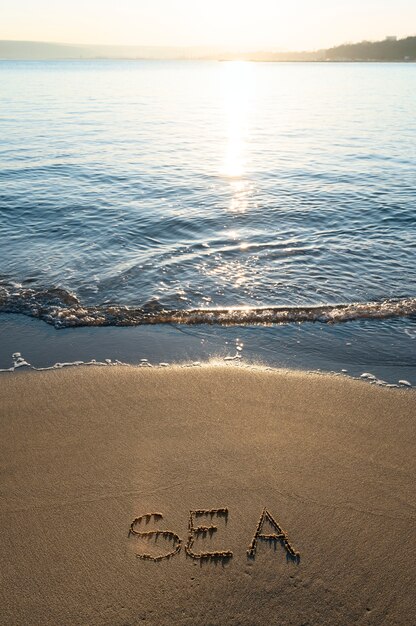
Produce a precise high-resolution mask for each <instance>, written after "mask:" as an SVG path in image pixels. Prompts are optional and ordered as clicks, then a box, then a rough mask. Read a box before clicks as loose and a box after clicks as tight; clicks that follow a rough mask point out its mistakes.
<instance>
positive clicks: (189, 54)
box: [0, 37, 416, 61]
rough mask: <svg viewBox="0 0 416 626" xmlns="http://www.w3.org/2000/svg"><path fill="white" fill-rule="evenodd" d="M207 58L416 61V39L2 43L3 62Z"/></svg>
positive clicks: (0, 51) (1, 55) (0, 52)
mask: <svg viewBox="0 0 416 626" xmlns="http://www.w3.org/2000/svg"><path fill="white" fill-rule="evenodd" d="M64 59H204V60H225V61H226V60H233V59H241V60H248V61H403V60H405V61H416V37H406V38H405V39H398V40H390V39H385V40H384V41H374V42H370V41H362V42H360V43H355V44H344V45H342V46H336V47H334V48H329V49H327V50H315V51H304V52H270V51H264V52H261V51H260V52H242V53H238V52H237V53H236V52H229V51H228V52H222V51H219V50H212V49H210V48H207V47H199V48H197V47H194V48H168V47H147V46H93V45H91V46H87V45H72V44H56V43H43V42H37V41H0V60H33V61H35V60H64Z"/></svg>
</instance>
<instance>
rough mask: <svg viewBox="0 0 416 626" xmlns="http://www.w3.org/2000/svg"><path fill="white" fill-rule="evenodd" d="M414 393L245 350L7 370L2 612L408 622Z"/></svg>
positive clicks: (115, 624) (30, 619)
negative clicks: (191, 358) (156, 365)
mask: <svg viewBox="0 0 416 626" xmlns="http://www.w3.org/2000/svg"><path fill="white" fill-rule="evenodd" d="M415 409H416V395H415V393H414V392H413V391H405V390H394V389H381V388H376V387H374V386H371V385H369V384H368V383H363V382H360V381H355V380H351V379H347V378H345V377H340V376H330V375H325V376H324V375H318V374H305V373H299V372H288V371H277V370H275V371H269V370H266V369H261V368H251V369H250V368H244V367H237V366H234V365H230V366H227V367H226V366H204V367H199V368H197V367H193V368H180V367H173V368H160V369H151V368H133V367H111V366H109V367H78V368H76V367H73V368H68V369H65V370H59V371H49V372H27V373H23V372H22V373H18V374H10V375H7V374H5V375H3V376H1V377H0V415H1V419H0V471H1V499H0V526H1V551H0V552H1V554H0V607H1V608H0V612H1V618H0V622H1V624H2V625H11V624H16V625H22V624H25V625H32V624H33V625H35V624H36V625H38V624H42V625H44V626H45V625H49V624H50V625H56V624H60V625H71V626H72V625H75V624H88V625H94V626H95V625H111V626H127V625H130V626H132V625H134V624H142V623H147V624H155V625H160V624H162V625H163V624H175V625H177V624H179V625H181V624H190V625H191V624H196V625H204V626H207V625H223V624H227V625H237V624H244V625H251V624H252V625H257V624H258V625H265V624H276V625H277V624H278V625H286V624H287V625H289V624H293V625H297V626H300V625H301V624H304V625H306V624H308V625H314V626H315V625H317V624H328V625H331V626H336V625H344V624H345V625H351V624H360V625H361V624H362V625H368V624H374V625H377V626H380V625H388V624H391V625H393V624H394V625H410V624H415V623H416V608H415V594H414V590H415V588H416V572H415V557H416V533H415V519H416V512H415V511H416V508H415V507H416V497H415V488H414V485H415V484H416V461H415V459H416V446H415V413H416V410H415ZM262 535H266V536H262ZM143 557H144V558H143ZM168 557H169V558H168Z"/></svg>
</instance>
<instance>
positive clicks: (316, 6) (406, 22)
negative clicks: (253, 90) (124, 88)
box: [0, 0, 416, 50]
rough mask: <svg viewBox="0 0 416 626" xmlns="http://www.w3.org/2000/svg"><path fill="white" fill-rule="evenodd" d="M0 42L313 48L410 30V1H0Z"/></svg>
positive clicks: (415, 18)
mask: <svg viewBox="0 0 416 626" xmlns="http://www.w3.org/2000/svg"><path fill="white" fill-rule="evenodd" d="M0 16H1V19H0V39H13V40H31V41H50V42H61V43H77V44H81V43H82V44H108V45H138V46H140V45H143V46H209V47H213V48H224V49H229V48H231V49H239V50H313V49H318V48H327V47H330V46H332V45H337V44H341V43H345V42H356V41H361V40H363V39H368V40H378V39H384V38H385V37H386V36H387V35H397V36H399V37H405V36H407V35H414V34H416V0H284V1H283V0H0Z"/></svg>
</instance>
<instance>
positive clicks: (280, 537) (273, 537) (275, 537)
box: [247, 509, 300, 562]
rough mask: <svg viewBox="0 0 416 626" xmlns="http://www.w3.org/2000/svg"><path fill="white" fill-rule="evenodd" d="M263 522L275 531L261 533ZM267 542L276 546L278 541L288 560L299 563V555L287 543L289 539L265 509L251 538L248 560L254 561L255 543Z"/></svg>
mask: <svg viewBox="0 0 416 626" xmlns="http://www.w3.org/2000/svg"><path fill="white" fill-rule="evenodd" d="M265 522H268V523H269V525H270V526H271V527H272V529H273V530H274V531H275V532H273V533H268V534H265V533H262V532H261V531H262V529H263V525H264V523H265ZM259 540H261V541H268V542H269V543H274V545H276V542H277V541H280V543H281V544H282V546H283V547H284V548H285V550H286V552H287V555H288V557H289V558H291V559H293V560H294V561H296V562H299V560H300V554H299V552H296V551H295V550H294V548H293V547H292V545H291V544H290V542H289V538H288V536H287V533H286V532H285V531H284V530H282V529H281V528H280V526H279V524H278V523H277V522H276V520H275V519H274V517H273V516H272V515H271V513H269V511H268V510H267V509H263V512H262V514H261V516H260V519H259V523H258V524H257V528H256V532H255V535H254V537H253V541H252V542H251V544H250V546H249V548H248V550H247V556H248V557H249V558H250V559H254V558H255V555H256V550H257V543H258V541H259Z"/></svg>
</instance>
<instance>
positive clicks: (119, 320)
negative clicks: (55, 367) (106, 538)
mask: <svg viewBox="0 0 416 626" xmlns="http://www.w3.org/2000/svg"><path fill="white" fill-rule="evenodd" d="M0 312H1V313H20V314H23V315H28V316H30V317H34V318H37V319H40V320H43V321H44V322H47V323H48V324H52V325H53V326H55V328H69V327H79V326H139V325H142V324H189V325H190V324H218V325H223V326H235V325H255V324H262V325H268V324H288V323H294V322H296V323H301V322H321V323H340V322H348V321H352V320H359V319H373V320H374V319H389V318H394V317H410V316H413V315H416V298H397V299H388V300H383V301H380V302H354V303H351V304H335V305H330V304H328V305H318V306H296V307H290V306H265V307H227V308H197V309H184V310H182V309H170V308H165V307H164V306H163V305H161V304H160V303H159V302H158V301H152V302H150V303H148V304H146V305H144V306H141V307H131V306H121V305H113V304H105V305H99V306H83V305H82V304H81V302H80V301H79V300H78V298H77V297H76V296H75V295H74V294H73V293H71V292H69V291H67V290H65V289H62V288H59V287H54V288H49V289H30V288H25V287H15V286H12V287H11V286H7V287H5V286H2V287H0Z"/></svg>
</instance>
